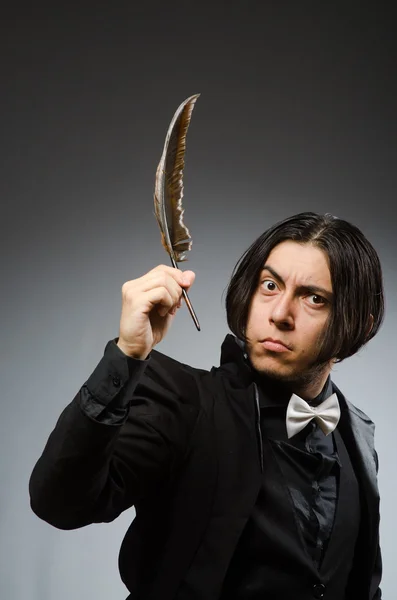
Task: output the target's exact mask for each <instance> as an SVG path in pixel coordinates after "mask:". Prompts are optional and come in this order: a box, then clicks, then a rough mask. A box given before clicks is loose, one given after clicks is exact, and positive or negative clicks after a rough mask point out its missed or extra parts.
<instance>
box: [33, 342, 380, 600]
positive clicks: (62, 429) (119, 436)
mask: <svg viewBox="0 0 397 600" xmlns="http://www.w3.org/2000/svg"><path fill="white" fill-rule="evenodd" d="M112 345H113V346H112ZM114 346H115V342H114V341H112V342H110V343H109V344H108V346H107V349H106V351H105V356H104V358H103V359H102V361H101V363H100V364H99V365H98V367H97V369H96V370H95V371H94V373H93V375H92V376H91V378H90V379H89V380H88V381H87V382H86V386H83V388H82V389H81V390H79V392H78V393H77V394H76V396H75V398H74V400H73V401H72V402H71V403H70V404H69V405H68V406H67V407H66V409H65V410H64V411H63V413H62V415H61V416H60V418H59V420H58V423H57V425H56V427H55V429H54V431H53V432H52V434H51V435H50V438H49V440H48V442H47V445H46V447H45V449H44V452H43V454H42V456H41V457H40V459H39V460H38V462H37V464H36V466H35V468H34V470H33V473H32V476H31V480H30V494H31V506H32V508H33V510H34V511H35V512H36V514H37V515H38V516H39V517H41V518H42V519H44V520H46V521H48V522H49V523H51V524H52V525H54V526H55V527H58V528H61V529H73V528H78V527H83V526H85V525H87V524H89V523H94V522H108V521H112V520H113V519H115V518H116V517H117V516H118V515H119V514H120V513H121V512H122V511H123V510H125V509H126V508H128V507H130V506H132V505H134V506H135V509H136V518H135V520H134V521H133V523H132V524H131V526H130V528H129V530H128V532H127V534H126V536H125V538H124V541H123V544H122V547H121V550H120V560H119V566H120V573H121V577H122V579H123V581H124V582H125V584H126V586H127V588H128V589H129V590H130V592H131V595H130V596H129V598H131V599H132V598H139V599H140V600H158V598H162V600H173V599H178V600H187V599H188V598H191V597H192V595H194V598H202V599H203V600H204V599H205V600H216V598H218V597H219V594H220V592H221V588H222V583H223V580H224V576H225V573H226V571H227V567H228V565H229V563H230V560H231V558H232V556H233V552H234V549H235V547H236V545H237V542H238V539H239V537H240V535H241V533H242V531H243V529H244V526H245V524H246V522H247V519H248V517H249V515H250V513H251V510H252V508H253V506H254V504H255V501H256V498H257V495H258V491H259V487H260V484H261V476H262V468H263V465H262V455H261V441H260V438H261V436H260V429H259V407H258V406H257V404H256V399H255V393H254V383H253V381H252V372H251V371H250V369H249V368H248V367H247V365H246V363H245V361H244V360H243V356H242V351H241V349H240V347H239V346H238V345H237V344H236V340H235V338H234V337H233V336H231V335H228V336H226V339H225V341H224V343H223V345H222V355H221V366H220V367H218V368H215V367H214V368H213V369H211V371H205V370H199V369H194V368H192V367H190V366H188V365H183V364H181V363H180V362H178V361H175V360H173V359H171V358H169V357H167V356H165V355H163V354H161V353H159V352H157V351H153V352H152V353H151V358H150V360H149V361H148V364H147V367H146V371H145V372H144V373H143V374H142V375H140V378H139V383H138V384H137V385H136V384H134V385H132V384H131V381H133V379H134V377H133V373H132V370H133V368H134V367H133V366H131V365H132V363H131V362H129V363H128V368H127V366H126V363H125V364H124V366H123V368H120V361H119V363H117V361H116V360H113V361H112V360H110V359H109V357H108V356H107V354H110V353H111V351H112V352H113V356H114V353H115V352H116V351H115V349H114ZM117 350H118V349H117ZM126 360H127V359H126ZM116 379H117V380H118V382H119V383H120V381H121V385H119V390H118V391H114V390H113V391H112V390H111V385H110V384H109V383H107V382H109V381H113V382H114V381H115V380H116ZM83 389H84V392H83ZM87 390H88V391H87ZM337 391H338V395H339V397H340V400H341V407H342V417H341V421H340V425H339V427H340V431H341V435H342V436H343V439H344V441H345V444H346V446H347V448H348V451H349V453H350V455H351V459H352V462H353V464H354V468H355V470H356V474H357V476H358V479H359V482H360V487H361V493H362V497H363V498H364V499H365V502H366V505H365V506H366V510H365V511H364V518H363V523H362V528H361V533H360V536H361V542H362V543H361V544H360V549H362V551H361V552H360V553H359V554H358V555H357V560H356V561H355V564H354V568H353V571H352V574H351V589H352V590H354V598H355V599H356V598H357V599H358V600H375V599H376V600H379V599H380V598H381V592H380V589H379V582H380V576H381V559H380V550H379V540H378V533H379V494H378V488H377V481H376V479H377V459H376V453H375V449H374V425H373V423H372V422H371V421H370V419H369V418H368V417H367V416H366V415H365V414H364V413H362V412H361V411H360V410H359V409H357V408H356V407H354V406H353V405H351V404H350V403H349V402H347V401H346V400H345V399H344V397H343V395H342V394H341V392H339V390H337ZM87 393H88V394H91V396H92V401H93V402H94V401H98V400H99V401H100V402H101V403H103V404H104V405H106V404H109V403H112V402H114V401H115V400H116V401H117V395H118V394H119V395H120V394H124V395H125V396H126V397H128V400H129V402H130V409H129V413H128V416H127V418H126V420H125V421H124V422H123V423H121V424H119V425H109V424H105V423H99V422H98V421H97V420H94V419H91V418H90V417H89V416H87V412H86V411H85V410H84V409H83V408H82V397H83V394H84V395H85V397H86V395H87ZM349 586H350V584H349ZM358 589H359V590H361V591H360V595H358V594H357V590H358Z"/></svg>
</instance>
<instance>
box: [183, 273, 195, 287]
mask: <svg viewBox="0 0 397 600" xmlns="http://www.w3.org/2000/svg"><path fill="white" fill-rule="evenodd" d="M195 279H196V274H195V273H194V272H193V271H184V272H183V277H182V286H183V287H190V286H191V285H192V284H193V282H194V280H195Z"/></svg>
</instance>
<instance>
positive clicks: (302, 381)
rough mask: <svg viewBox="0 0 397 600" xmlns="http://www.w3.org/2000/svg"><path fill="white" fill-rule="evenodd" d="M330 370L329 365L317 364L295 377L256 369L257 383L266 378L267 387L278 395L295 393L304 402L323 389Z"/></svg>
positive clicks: (288, 395) (286, 395) (287, 396)
mask: <svg viewBox="0 0 397 600" xmlns="http://www.w3.org/2000/svg"><path fill="white" fill-rule="evenodd" d="M330 372H331V367H330V365H328V364H327V365H322V366H321V367H320V366H318V367H316V368H315V369H312V370H311V371H310V372H307V373H304V374H301V375H299V376H297V377H289V378H283V377H276V376H274V375H271V374H269V373H260V372H259V371H256V379H257V380H258V383H259V384H261V383H264V380H266V387H267V389H271V390H273V392H275V393H277V396H278V397H285V398H288V399H289V397H290V396H291V394H297V395H298V396H300V397H301V398H303V400H306V402H310V401H311V400H313V399H314V398H316V397H317V396H318V395H319V394H320V393H321V392H322V390H323V388H324V385H325V383H326V381H327V379H328V375H329V374H330Z"/></svg>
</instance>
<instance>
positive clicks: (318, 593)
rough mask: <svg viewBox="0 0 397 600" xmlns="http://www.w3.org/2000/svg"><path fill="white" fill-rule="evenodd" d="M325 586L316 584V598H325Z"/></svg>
mask: <svg viewBox="0 0 397 600" xmlns="http://www.w3.org/2000/svg"><path fill="white" fill-rule="evenodd" d="M324 592H325V585H324V584H323V583H316V584H315V585H314V586H313V596H314V598H324Z"/></svg>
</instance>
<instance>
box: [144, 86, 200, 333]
mask: <svg viewBox="0 0 397 600" xmlns="http://www.w3.org/2000/svg"><path fill="white" fill-rule="evenodd" d="M199 95H200V94H195V95H194V96H190V97H189V98H187V99H186V100H185V101H184V102H182V104H181V105H180V106H179V107H178V109H177V110H176V112H175V114H174V116H173V118H172V121H171V123H170V125H169V127H168V131H167V135H166V138H165V143H164V149H163V153H162V155H161V159H160V162H159V164H158V167H157V171H156V182H155V190H154V210H155V216H156V219H157V222H158V225H159V227H160V232H161V242H162V245H163V247H164V249H165V250H166V252H167V253H168V254H169V256H170V259H171V264H172V266H173V267H174V268H178V265H177V263H178V262H182V261H185V260H187V258H186V253H187V252H189V251H190V250H191V247H192V238H191V236H190V232H189V230H188V228H187V227H186V225H185V224H184V222H183V213H184V208H183V205H182V198H183V169H184V166H185V151H186V134H187V130H188V127H189V124H190V119H191V116H192V111H193V108H194V105H195V102H196V100H197V98H198V97H199ZM182 294H183V297H184V299H185V301H186V304H187V307H188V309H189V312H190V314H191V316H192V318H193V321H194V323H195V325H196V327H197V329H198V331H200V324H199V322H198V319H197V316H196V314H195V312H194V310H193V306H192V304H191V302H190V300H189V297H188V295H187V292H186V291H185V290H183V292H182Z"/></svg>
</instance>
